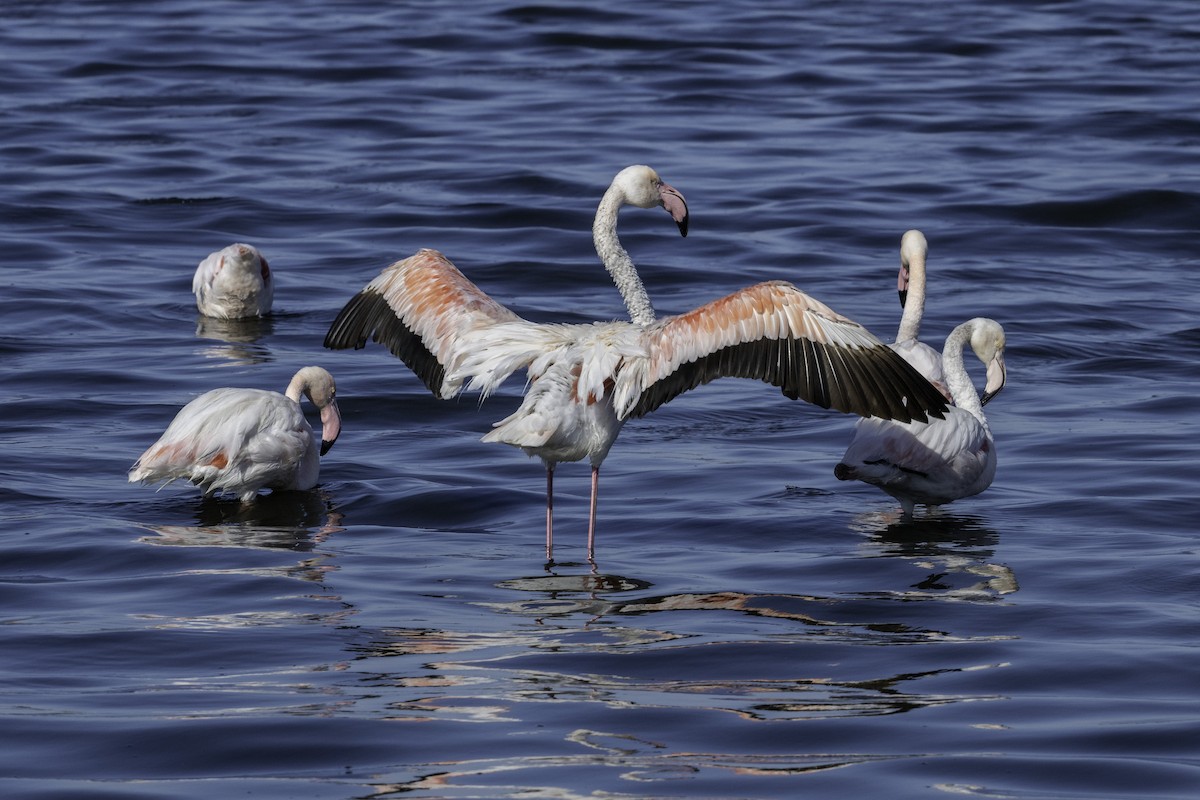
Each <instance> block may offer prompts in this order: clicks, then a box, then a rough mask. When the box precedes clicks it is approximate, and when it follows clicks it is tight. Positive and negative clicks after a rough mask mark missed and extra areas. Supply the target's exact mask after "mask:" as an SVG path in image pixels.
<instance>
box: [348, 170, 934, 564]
mask: <svg viewBox="0 0 1200 800" xmlns="http://www.w3.org/2000/svg"><path fill="white" fill-rule="evenodd" d="M622 205H634V206H638V207H640V208H652V207H654V206H662V207H664V208H666V209H667V211H669V212H670V213H671V216H672V218H674V219H675V220H676V222H677V223H678V224H679V226H680V230H681V232H686V228H685V225H686V220H687V206H686V203H685V202H684V200H683V197H682V195H680V194H679V193H678V192H677V191H676V190H675V189H673V188H672V187H670V186H669V185H667V184H665V183H663V182H662V180H661V178H660V177H659V176H658V173H656V172H655V171H654V170H653V169H651V168H650V167H647V166H643V165H637V166H633V167H628V168H626V169H624V170H622V171H621V172H620V173H618V174H617V176H616V178H614V180H613V182H612V185H611V186H610V187H609V188H608V190H607V191H606V192H605V194H604V197H603V199H602V200H601V201H600V206H599V208H598V209H597V213H596V221H595V224H594V225H593V228H592V233H593V239H594V242H595V246H596V251H597V253H598V254H599V255H600V257H601V260H602V261H603V263H604V266H605V267H606V268H607V269H608V271H609V273H610V274H611V275H612V277H613V281H614V283H616V285H617V288H618V290H619V291H620V293H621V296H622V298H623V299H624V301H625V305H626V308H627V309H628V311H629V314H630V317H631V321H629V322H624V321H616V322H595V323H590V324H536V323H533V322H529V321H528V320H525V319H522V318H521V317H519V316H517V315H516V314H515V313H513V312H512V311H511V310H509V309H508V308H506V307H505V306H503V305H501V304H500V303H498V302H497V301H496V300H494V299H492V298H491V297H489V296H488V295H487V294H485V293H484V292H483V291H482V290H481V289H480V288H479V287H477V286H476V285H475V284H474V283H472V282H471V281H470V280H468V279H467V277H466V276H465V275H463V273H462V272H460V271H459V270H458V268H457V267H455V266H454V264H453V263H451V261H450V260H449V259H448V258H446V256H444V255H443V254H442V253H440V252H438V251H436V250H428V249H426V250H421V251H419V252H417V253H416V254H414V255H412V256H410V257H408V258H406V259H404V260H402V261H397V262H396V263H394V264H392V265H391V266H389V267H387V268H386V269H384V270H383V272H382V273H380V274H379V275H378V276H377V277H376V278H375V279H374V280H372V281H371V282H370V283H369V284H367V286H366V287H365V288H364V289H363V290H362V291H360V292H359V293H358V294H357V295H355V296H354V297H353V298H351V300H350V301H349V302H348V303H347V304H346V305H345V307H343V308H342V310H341V312H340V313H339V314H338V315H337V318H336V319H335V320H334V321H333V324H332V325H331V326H330V328H329V333H328V334H327V335H326V337H325V346H326V347H328V348H331V349H335V350H336V349H346V348H351V347H352V348H355V349H358V348H362V347H363V346H365V344H366V341H367V338H368V337H371V338H372V339H373V341H375V342H379V343H382V344H384V345H386V346H387V347H388V348H389V349H390V350H391V352H392V353H393V354H394V355H396V356H398V357H399V358H400V359H401V360H402V361H404V363H405V364H406V365H407V366H408V367H409V368H410V369H411V370H412V371H413V372H414V373H415V374H416V375H417V377H419V378H420V379H421V380H422V381H423V382H424V383H425V385H426V386H427V387H428V388H429V389H430V391H432V392H433V393H434V394H435V395H436V396H438V397H440V398H442V399H449V398H452V397H455V396H456V395H458V394H459V392H461V391H462V390H463V389H464V384H465V387H466V388H467V389H468V390H473V391H478V392H479V393H480V395H481V398H485V397H487V395H488V394H490V393H491V392H492V391H494V390H495V389H496V388H497V387H498V386H499V385H500V384H501V383H502V382H503V381H504V380H505V379H506V378H507V377H508V376H509V375H511V374H512V373H513V372H514V371H516V370H518V369H521V368H524V369H526V371H527V372H526V374H527V376H528V381H529V383H528V386H527V390H526V393H525V396H524V399H523V401H522V402H521V405H520V407H519V408H518V409H517V410H516V411H515V412H514V413H513V414H511V415H510V416H508V417H506V418H505V419H502V420H500V421H499V422H496V423H495V424H494V425H493V428H492V430H491V431H490V432H489V433H488V434H487V435H486V436H484V437H483V441H485V442H503V443H505V444H509V445H512V446H514V447H519V448H521V449H522V450H523V451H525V453H527V454H528V455H530V456H538V457H540V458H541V460H542V462H543V463H544V465H545V467H546V557H547V559H551V558H552V554H553V549H552V548H553V509H554V469H555V467H556V466H557V464H559V463H561V462H567V461H580V460H582V459H584V458H587V459H589V461H590V463H591V468H592V484H591V498H590V504H589V514H588V540H587V541H588V545H587V547H588V556H589V558H590V557H591V556H592V554H593V553H594V550H595V548H594V545H595V529H596V500H597V494H598V488H599V475H600V465H601V464H602V463H603V461H604V459H605V457H606V456H607V455H608V451H609V449H610V448H611V447H612V445H613V443H614V442H615V441H616V438H617V435H618V433H619V432H620V430H621V427H622V425H624V423H625V422H626V420H628V419H630V418H633V417H641V416H644V415H645V414H648V413H650V412H651V411H653V410H654V409H656V408H658V407H659V406H661V405H662V404H663V403H666V402H668V401H669V400H671V399H673V398H674V397H676V396H678V395H679V394H681V393H683V392H685V391H687V390H689V389H692V388H695V387H696V386H699V385H701V384H704V383H708V382H709V381H712V380H715V379H716V378H720V377H724V376H733V377H743V378H757V379H760V380H763V381H766V382H767V383H771V384H774V385H775V386H778V387H780V388H781V389H782V391H783V393H784V395H786V396H787V397H789V398H792V399H796V398H801V397H802V398H804V399H805V400H807V401H809V402H811V403H815V404H816V405H820V406H822V407H825V408H830V407H832V408H836V409H838V410H840V411H844V412H853V413H857V414H877V415H880V416H883V417H886V418H889V419H901V420H905V421H908V420H912V419H919V420H925V419H927V416H926V413H933V414H935V415H937V414H940V412H941V411H942V410H944V408H945V402H944V401H943V400H942V398H941V396H940V395H939V394H938V393H937V391H936V390H935V389H934V388H933V387H932V386H931V385H930V384H929V383H928V381H926V380H925V379H924V378H922V377H921V376H920V375H919V374H918V373H917V372H916V371H915V370H913V369H912V368H911V367H909V366H908V364H907V363H906V362H905V361H904V360H903V359H902V358H900V357H899V356H897V355H896V354H895V353H893V352H892V351H891V350H889V349H888V348H887V346H886V345H884V344H883V343H882V342H880V341H879V340H878V339H877V338H875V337H874V336H872V335H871V334H870V333H869V332H867V331H866V329H864V328H863V327H862V326H861V325H859V324H858V323H856V322H853V321H852V320H850V319H847V318H846V317H843V316H841V315H839V314H837V313H836V312H834V311H833V310H832V309H830V308H829V307H828V306H826V305H824V304H823V303H820V302H819V301H817V300H815V299H813V298H811V297H809V296H808V295H806V294H804V293H802V292H801V291H800V290H798V289H797V288H796V287H794V286H793V285H791V284H790V283H786V282H784V281H769V282H766V283H760V284H756V285H754V286H750V287H747V288H745V289H742V290H740V291H738V292H735V293H733V294H731V295H729V296H727V297H724V298H721V299H719V300H716V301H713V302H711V303H708V304H707V305H704V306H701V307H700V308H697V309H695V310H694V311H691V312H689V313H686V314H681V315H677V316H671V317H666V318H664V319H661V320H658V319H656V318H655V315H654V312H653V307H652V306H651V304H650V300H649V297H648V296H647V295H646V291H645V288H644V287H643V285H642V282H641V280H640V278H639V277H638V275H637V270H636V269H635V268H634V266H633V262H632V261H631V260H630V258H629V256H628V254H627V253H626V251H625V250H624V248H622V247H621V245H620V243H619V241H617V236H616V216H617V210H618V209H619V208H620V207H621V206H622Z"/></svg>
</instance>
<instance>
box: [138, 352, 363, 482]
mask: <svg viewBox="0 0 1200 800" xmlns="http://www.w3.org/2000/svg"><path fill="white" fill-rule="evenodd" d="M336 391H337V390H336V387H335V386H334V382H333V376H332V375H330V374H329V373H328V372H327V371H326V370H324V369H322V368H321V367H304V368H303V369H301V370H300V371H299V372H297V373H296V375H295V376H294V377H293V378H292V380H291V383H289V384H288V387H287V392H286V393H284V394H279V393H278V392H268V391H265V390H262V389H213V390H212V391H209V392H205V393H204V394H202V395H200V396H199V397H197V398H196V399H195V400H192V401H191V402H190V403H188V404H187V405H185V406H184V407H183V408H182V409H181V410H180V411H179V413H178V414H177V415H176V416H175V419H174V420H172V422H171V424H170V425H169V426H168V427H167V430H166V431H165V432H164V433H163V435H162V436H161V437H160V438H159V440H158V441H157V442H155V443H154V444H152V445H150V447H149V448H148V449H147V450H146V452H144V453H142V455H141V457H140V458H138V460H137V462H136V463H135V464H134V465H133V467H132V468H131V469H130V470H129V481H130V482H131V483H139V482H140V483H157V482H159V481H163V482H165V483H170V482H171V481H174V480H177V479H179V478H186V479H187V480H189V481H191V482H192V483H194V484H196V485H197V486H200V487H201V488H202V489H203V490H204V494H205V495H211V494H214V493H216V492H220V491H228V492H232V493H233V494H236V495H237V496H238V498H239V499H240V500H241V501H242V502H243V503H248V502H250V501H251V500H253V499H254V498H255V497H256V496H257V494H258V490H259V489H292V490H300V491H303V490H307V489H311V488H313V487H314V486H316V485H317V475H318V474H319V472H320V468H321V467H320V461H319V455H322V456H323V455H325V453H327V452H329V448H330V447H332V446H333V443H334V441H336V440H337V437H338V434H339V433H340V432H341V429H342V415H341V412H340V411H339V410H338V405H337V400H336V399H335V394H336ZM301 396H304V397H307V398H308V399H309V402H311V403H312V404H313V405H315V406H316V407H317V408H318V409H319V410H320V412H321V426H322V429H321V448H320V454H319V455H318V452H317V445H316V442H315V441H314V440H313V430H312V427H311V426H310V425H309V424H308V420H306V419H305V418H304V411H303V410H302V409H301V408H300V398H301Z"/></svg>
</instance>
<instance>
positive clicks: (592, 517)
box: [587, 467, 600, 558]
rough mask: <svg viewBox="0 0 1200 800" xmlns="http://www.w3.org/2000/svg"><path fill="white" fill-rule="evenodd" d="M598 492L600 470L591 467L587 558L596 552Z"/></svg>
mask: <svg viewBox="0 0 1200 800" xmlns="http://www.w3.org/2000/svg"><path fill="white" fill-rule="evenodd" d="M599 491H600V468H599V467H592V507H591V511H590V513H589V514H588V551H587V552H588V558H591V557H592V556H593V555H595V551H596V495H597V494H598V493H599Z"/></svg>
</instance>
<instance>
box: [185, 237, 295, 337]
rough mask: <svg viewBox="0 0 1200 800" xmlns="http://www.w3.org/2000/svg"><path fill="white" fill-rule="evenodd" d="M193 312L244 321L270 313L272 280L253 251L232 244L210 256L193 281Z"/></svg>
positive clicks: (273, 293)
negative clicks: (194, 303)
mask: <svg viewBox="0 0 1200 800" xmlns="http://www.w3.org/2000/svg"><path fill="white" fill-rule="evenodd" d="M192 293H193V294H194V295H196V308H197V309H199V310H200V313H201V314H203V315H204V316H206V317H216V318H217V319H246V318H249V317H261V316H263V315H264V314H267V313H269V312H270V311H271V302H272V300H273V299H274V296H275V280H274V277H273V276H272V275H271V268H270V266H269V265H268V264H267V259H265V258H264V257H263V254H262V253H260V252H259V251H258V249H257V248H256V247H253V246H252V245H248V244H241V243H238V244H231V245H229V246H228V247H226V248H224V249H222V250H218V251H217V252H215V253H210V254H209V255H208V257H207V258H205V259H204V260H203V261H201V262H200V264H199V265H198V266H197V267H196V274H195V275H194V276H193V277H192Z"/></svg>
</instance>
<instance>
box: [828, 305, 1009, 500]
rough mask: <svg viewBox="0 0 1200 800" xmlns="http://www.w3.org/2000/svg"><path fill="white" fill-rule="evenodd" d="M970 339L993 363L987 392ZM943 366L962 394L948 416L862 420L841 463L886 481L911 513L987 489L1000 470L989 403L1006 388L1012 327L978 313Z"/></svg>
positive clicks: (840, 470)
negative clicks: (973, 363) (966, 353)
mask: <svg viewBox="0 0 1200 800" xmlns="http://www.w3.org/2000/svg"><path fill="white" fill-rule="evenodd" d="M967 342H970V344H971V349H972V350H974V351H975V355H977V356H978V357H979V360H980V361H982V362H983V363H984V364H986V365H987V384H986V386H985V388H984V394H983V397H982V398H981V397H980V396H979V394H978V393H977V392H976V391H975V387H974V386H973V385H972V384H971V376H970V375H968V374H967V369H966V366H964V364H963V347H964V346H965V345H966V344H967ZM942 366H943V368H944V370H945V374H946V381H947V383H948V385H949V388H950V393H951V395H952V396H953V398H954V405H953V406H952V407H950V408H949V409H948V410H947V413H946V415H945V417H944V418H943V419H940V420H938V419H934V420H929V421H928V422H909V423H903V422H892V421H887V420H882V419H863V420H859V422H858V425H857V426H856V427H855V429H854V439H853V440H852V441H851V442H850V446H849V447H848V448H847V449H846V455H844V456H843V457H842V461H841V463H840V464H838V465H837V466H836V467H834V469H833V474H834V475H836V476H837V478H838V479H839V480H843V481H849V480H860V481H864V482H866V483H869V484H871V485H872V486H878V487H879V488H880V489H882V490H883V491H885V492H887V493H888V494H890V495H891V496H892V497H894V498H896V499H897V500H899V501H900V506H901V508H902V509H903V512H904V516H905V517H911V516H912V513H913V509H914V508H915V507H916V504H917V503H921V504H924V505H931V506H936V505H942V504H943V503H949V502H951V501H952V500H958V499H960V498H963V497H970V496H971V495H975V494H979V493H980V492H982V491H983V490H984V489H986V488H988V487H989V486H991V485H992V479H993V478H994V477H995V475H996V444H995V441H994V439H993V437H992V431H991V429H990V428H989V427H988V423H987V418H986V417H984V415H983V406H984V404H986V403H987V402H988V401H989V400H991V399H992V398H993V397H995V396H996V393H997V392H999V391H1000V390H1001V389H1003V388H1004V381H1005V379H1006V377H1007V375H1006V370H1005V366H1004V328H1002V327H1001V326H1000V323H998V322H996V321H995V320H991V319H986V318H983V317H976V318H975V319H972V320H969V321H967V322H964V323H963V324H962V325H959V326H958V327H957V328H955V329H954V330H953V331H951V333H950V335H949V336H948V337H947V338H946V346H945V348H944V349H943V350H942Z"/></svg>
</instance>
